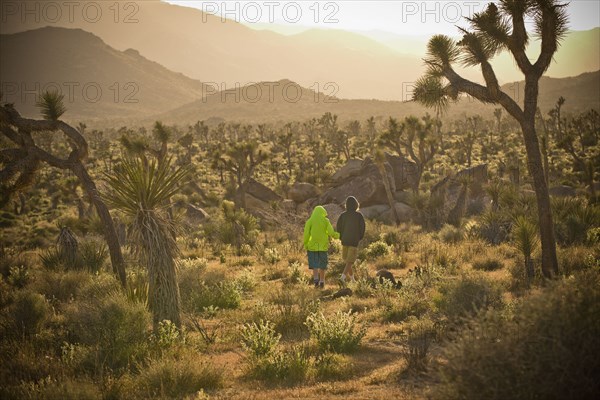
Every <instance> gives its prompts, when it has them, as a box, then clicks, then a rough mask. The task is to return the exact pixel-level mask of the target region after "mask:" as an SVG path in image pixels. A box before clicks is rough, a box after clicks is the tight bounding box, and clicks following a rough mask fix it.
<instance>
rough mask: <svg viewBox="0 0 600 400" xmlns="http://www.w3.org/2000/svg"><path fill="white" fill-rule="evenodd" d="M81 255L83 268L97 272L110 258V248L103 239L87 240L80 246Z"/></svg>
mask: <svg viewBox="0 0 600 400" xmlns="http://www.w3.org/2000/svg"><path fill="white" fill-rule="evenodd" d="M78 250H79V256H80V258H81V264H82V266H83V268H85V269H87V270H88V271H89V272H92V273H97V272H99V271H100V270H102V268H103V267H104V264H105V263H106V260H107V259H108V248H107V247H106V244H105V243H104V242H103V241H101V240H98V239H96V240H93V239H90V240H86V241H84V242H83V243H81V245H80V246H79V249H78Z"/></svg>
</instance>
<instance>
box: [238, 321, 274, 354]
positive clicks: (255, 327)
mask: <svg viewBox="0 0 600 400" xmlns="http://www.w3.org/2000/svg"><path fill="white" fill-rule="evenodd" d="M241 336H242V346H243V347H244V350H246V351H247V352H248V353H250V356H251V357H255V358H260V357H264V356H268V355H271V354H273V353H274V352H275V350H276V348H277V345H278V344H279V340H280V339H281V335H280V334H279V333H277V332H275V325H274V324H273V323H272V322H270V321H260V323H258V324H257V323H255V322H252V323H248V324H245V325H244V326H243V327H242V330H241Z"/></svg>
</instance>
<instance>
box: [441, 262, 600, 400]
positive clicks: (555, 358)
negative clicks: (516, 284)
mask: <svg viewBox="0 0 600 400" xmlns="http://www.w3.org/2000/svg"><path fill="white" fill-rule="evenodd" d="M598 315H600V277H599V275H598V272H597V271H587V272H584V273H581V274H578V275H576V276H575V277H574V278H572V279H564V280H560V281H559V282H555V283H551V284H549V287H547V288H545V289H543V291H542V292H540V293H538V294H534V295H532V296H531V297H528V298H527V299H526V300H524V301H523V302H522V303H520V304H518V305H517V306H516V308H515V310H514V312H513V313H511V314H510V315H508V316H507V315H506V313H505V312H499V311H490V312H488V313H485V314H482V315H480V316H479V317H478V318H477V319H475V320H474V321H472V322H471V323H470V324H469V325H468V326H467V327H465V329H464V330H463V332H461V333H460V334H458V335H457V336H456V341H455V342H452V343H450V344H448V345H447V347H446V349H445V351H444V354H445V358H446V359H447V360H448V361H447V362H443V363H441V366H440V370H439V379H440V384H439V385H437V387H436V388H434V391H433V398H434V399H459V398H460V399H467V400H469V399H474V400H475V399H477V400H479V399H490V400H495V399H498V400H500V399H502V400H503V399H515V400H520V399H548V400H553V399H556V400H559V399H560V400H563V399H593V398H596V397H597V395H598V393H600V381H599V380H598V379H597V376H596V371H598V370H600V359H599V358H598V354H600V318H598Z"/></svg>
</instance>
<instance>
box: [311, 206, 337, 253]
mask: <svg viewBox="0 0 600 400" xmlns="http://www.w3.org/2000/svg"><path fill="white" fill-rule="evenodd" d="M330 236H331V237H333V238H335V239H339V238H340V234H339V233H337V232H336V231H334V230H333V226H331V222H329V219H327V210H325V208H324V207H323V206H316V207H315V209H314V210H313V212H312V215H311V216H310V218H309V219H308V221H306V224H305V225H304V248H305V249H306V250H308V251H327V247H329V237H330Z"/></svg>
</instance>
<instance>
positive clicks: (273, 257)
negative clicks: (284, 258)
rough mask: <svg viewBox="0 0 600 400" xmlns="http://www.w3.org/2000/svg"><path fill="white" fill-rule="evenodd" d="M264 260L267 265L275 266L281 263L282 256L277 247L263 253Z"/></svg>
mask: <svg viewBox="0 0 600 400" xmlns="http://www.w3.org/2000/svg"><path fill="white" fill-rule="evenodd" d="M263 259H264V260H265V261H266V262H267V264H269V265H275V264H277V263H278V262H279V261H281V255H279V250H277V249H276V248H275V247H273V248H266V249H265V251H264V253H263Z"/></svg>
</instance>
